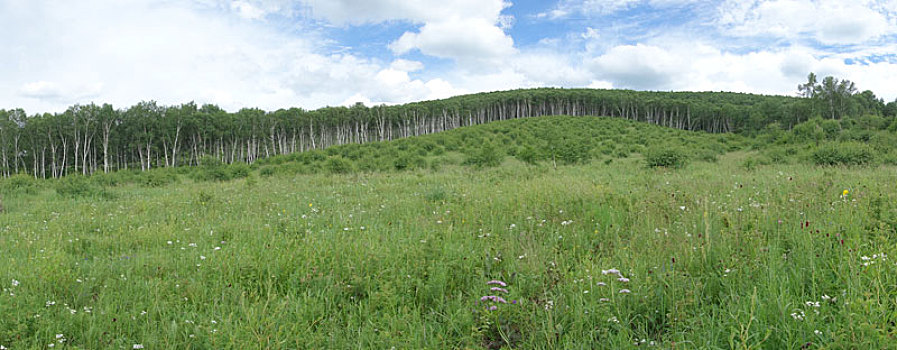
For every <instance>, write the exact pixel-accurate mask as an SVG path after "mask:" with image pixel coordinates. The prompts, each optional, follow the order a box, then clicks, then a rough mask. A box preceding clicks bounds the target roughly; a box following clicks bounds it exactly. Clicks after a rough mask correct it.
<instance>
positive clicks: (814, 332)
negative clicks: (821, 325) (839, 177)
mask: <svg viewBox="0 0 897 350" xmlns="http://www.w3.org/2000/svg"><path fill="white" fill-rule="evenodd" d="M844 192H847V190H844ZM813 334H816V335H822V332H820V331H819V330H818V329H817V330H814V331H813Z"/></svg>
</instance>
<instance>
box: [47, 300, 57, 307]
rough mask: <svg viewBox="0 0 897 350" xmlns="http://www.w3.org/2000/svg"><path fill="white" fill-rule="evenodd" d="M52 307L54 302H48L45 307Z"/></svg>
mask: <svg viewBox="0 0 897 350" xmlns="http://www.w3.org/2000/svg"><path fill="white" fill-rule="evenodd" d="M53 305H56V302H55V301H48V302H47V307H50V306H53Z"/></svg>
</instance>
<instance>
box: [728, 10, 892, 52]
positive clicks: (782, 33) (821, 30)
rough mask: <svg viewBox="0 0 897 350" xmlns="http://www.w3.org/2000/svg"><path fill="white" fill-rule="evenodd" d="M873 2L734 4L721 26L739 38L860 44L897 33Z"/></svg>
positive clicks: (886, 15) (883, 11)
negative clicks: (751, 37)
mask: <svg viewBox="0 0 897 350" xmlns="http://www.w3.org/2000/svg"><path fill="white" fill-rule="evenodd" d="M875 5H876V2H870V1H832V0H753V1H742V0H730V1H728V2H726V3H725V4H723V5H722V6H720V13H719V18H718V22H719V23H720V24H721V25H723V26H724V27H725V28H727V30H728V33H730V34H733V35H737V36H760V35H767V36H773V37H778V38H785V39H798V38H802V37H809V38H811V39H813V40H816V41H818V42H820V43H823V44H829V45H842V44H859V43H864V42H867V41H870V40H874V39H877V38H880V37H882V36H885V35H888V34H894V33H897V31H895V26H894V24H893V23H892V22H891V21H889V16H891V15H892V14H891V13H890V11H894V9H893V8H892V9H891V10H890V11H889V10H885V9H882V8H878V7H876V6H875Z"/></svg>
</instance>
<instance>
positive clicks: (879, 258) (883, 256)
mask: <svg viewBox="0 0 897 350" xmlns="http://www.w3.org/2000/svg"><path fill="white" fill-rule="evenodd" d="M860 260H862V261H863V266H869V265H875V262H876V261H881V262H884V261H885V260H888V255H887V254H885V253H878V254H872V257H871V258H870V257H868V256H865V255H863V256H861V257H860Z"/></svg>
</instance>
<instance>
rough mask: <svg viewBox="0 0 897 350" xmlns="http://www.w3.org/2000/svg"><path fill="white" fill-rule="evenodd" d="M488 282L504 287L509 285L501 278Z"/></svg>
mask: <svg viewBox="0 0 897 350" xmlns="http://www.w3.org/2000/svg"><path fill="white" fill-rule="evenodd" d="M486 284H497V285H499V286H502V287H507V286H508V284H507V283H504V282H502V281H499V280H491V281H489V282H486Z"/></svg>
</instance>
